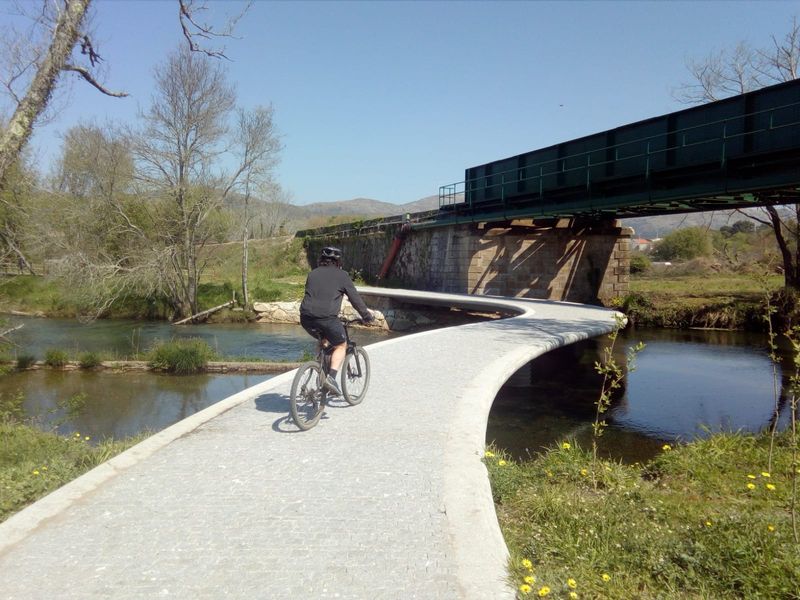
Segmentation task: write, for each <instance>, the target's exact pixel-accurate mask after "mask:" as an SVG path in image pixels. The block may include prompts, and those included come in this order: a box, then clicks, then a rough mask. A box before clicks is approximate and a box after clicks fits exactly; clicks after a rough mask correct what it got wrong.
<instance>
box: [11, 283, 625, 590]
mask: <svg viewBox="0 0 800 600" xmlns="http://www.w3.org/2000/svg"><path fill="white" fill-rule="evenodd" d="M360 289H361V290H362V292H363V293H364V294H365V296H369V295H373V294H374V295H382V296H387V295H388V296H396V297H398V298H402V299H404V300H409V301H415V302H419V303H424V304H450V305H453V306H462V307H472V308H475V309H490V310H498V307H501V308H502V309H503V310H506V311H508V312H511V313H517V314H518V316H516V317H513V318H509V319H502V320H498V321H490V322H483V323H473V324H469V325H462V326H458V327H450V328H446V329H439V330H435V331H427V332H424V333H419V334H415V335H409V336H405V337H402V338H396V339H392V340H387V341H385V342H380V343H377V344H373V345H371V346H369V353H370V358H371V360H372V367H373V380H372V383H371V385H370V390H369V395H368V397H367V399H366V401H365V402H364V403H363V404H361V405H359V406H357V407H346V406H343V405H338V406H333V407H330V408H329V409H328V411H327V418H323V420H322V421H321V422H320V423H319V425H318V426H317V427H316V428H315V429H313V430H311V431H308V432H298V431H297V430H296V428H295V426H294V424H293V423H292V422H291V420H290V419H288V418H287V416H286V415H287V412H288V398H287V397H288V392H289V386H290V384H291V380H292V377H293V375H294V372H293V371H292V372H289V373H285V374H283V375H279V376H277V377H275V378H273V379H270V380H268V381H266V382H264V383H262V384H259V385H257V386H254V387H252V388H249V389H247V390H245V391H243V392H241V393H239V394H237V395H235V396H232V397H230V398H227V399H225V400H223V401H222V402H219V403H218V404H215V405H214V406H211V407H209V408H208V409H206V410H204V411H202V412H200V413H197V414H196V415H193V416H192V417H189V418H188V419H185V420H183V421H181V422H180V423H177V424H175V425H174V426H172V427H170V428H168V429H165V430H164V431H162V432H160V433H158V434H156V435H154V436H153V437H151V438H149V439H147V440H145V441H144V442H142V443H141V444H138V445H137V446H135V447H133V448H131V449H130V450H128V451H127V452H125V453H123V454H121V455H119V456H118V457H116V458H114V459H112V460H111V461H109V462H107V463H105V464H103V465H101V466H100V467H98V468H96V469H94V470H93V471H91V472H89V473H87V474H86V475H84V476H83V477H81V478H79V479H77V480H75V481H74V482H72V483H70V484H68V485H66V486H64V487H63V488H61V489H60V490H58V491H56V492H54V493H53V494H51V495H50V496H48V497H46V498H44V499H42V500H40V501H39V502H37V503H35V504H34V505H32V506H30V507H28V508H26V509H25V510H23V511H21V512H20V513H18V514H17V515H14V516H13V517H11V518H10V519H9V520H8V521H6V522H5V523H3V524H2V525H0V574H2V577H0V580H1V581H2V584H0V597H2V598H9V599H11V598H15V599H16V598H19V599H25V600H28V599H31V598H62V599H66V598H70V599H72V598H74V599H78V598H80V599H89V598H98V599H99V598H115V599H118V598H136V599H140V598H155V597H164V598H169V597H172V598H186V599H192V600H194V599H200V598H203V599H205V598H207V599H214V600H216V599H218V598H223V597H228V598H247V599H255V598H269V599H277V598H287V599H293V598H303V599H305V598H353V599H369V600H372V599H377V598H386V599H396V598H404V599H406V598H420V599H426V600H427V599H432V600H433V599H438V598H465V599H470V600H472V599H483V598H486V599H491V600H495V599H499V598H512V597H513V595H514V592H513V590H512V589H510V588H508V587H507V585H506V583H505V580H504V578H505V563H506V557H507V550H506V547H505V544H504V542H503V539H502V537H501V534H500V531H499V528H498V525H497V519H496V516H495V512H494V507H493V504H492V497H491V490H490V487H489V482H488V479H487V477H486V470H485V468H484V466H483V463H482V462H481V458H482V454H483V445H484V436H485V430H486V420H487V417H488V413H489V409H490V407H491V404H492V401H493V399H494V396H495V394H496V392H497V390H498V389H499V388H500V386H501V385H502V384H503V383H504V382H505V381H506V379H507V378H508V377H510V376H511V375H512V374H513V373H514V372H515V371H516V370H517V369H518V368H519V367H521V366H522V365H524V364H525V363H526V362H528V361H529V360H530V359H532V358H534V357H536V356H538V355H540V354H542V353H544V352H546V351H548V350H550V349H552V348H555V347H557V346H562V345H565V344H568V343H571V342H574V341H577V340H579V339H583V338H587V337H592V336H596V335H600V334H602V333H605V332H608V331H610V330H611V329H612V328H613V326H614V317H613V315H614V313H613V312H612V311H609V310H605V309H601V308H594V307H588V306H582V305H574V304H566V303H555V302H545V301H533V300H520V299H508V298H489V297H485V296H482V297H474V296H462V295H445V294H433V293H428V292H409V291H404V290H384V289H380V290H378V289H374V288H360ZM366 300H367V304H369V303H370V302H369V298H368V297H367V298H366Z"/></svg>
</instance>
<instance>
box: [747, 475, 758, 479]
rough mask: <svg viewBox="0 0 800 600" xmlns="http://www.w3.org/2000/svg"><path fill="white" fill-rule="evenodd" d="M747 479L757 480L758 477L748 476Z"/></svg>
mask: <svg viewBox="0 0 800 600" xmlns="http://www.w3.org/2000/svg"><path fill="white" fill-rule="evenodd" d="M747 478H748V479H755V478H756V476H755V475H748V476H747Z"/></svg>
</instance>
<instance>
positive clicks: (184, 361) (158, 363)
mask: <svg viewBox="0 0 800 600" xmlns="http://www.w3.org/2000/svg"><path fill="white" fill-rule="evenodd" d="M214 356H215V355H214V351H213V350H212V349H211V347H210V346H209V345H208V344H207V343H206V342H205V341H203V340H201V339H197V338H189V339H183V340H172V341H170V342H158V343H157V344H156V345H155V346H154V347H153V349H152V350H150V352H149V353H148V363H149V364H150V366H151V367H153V368H154V369H161V370H162V371H168V372H170V373H179V374H187V373H197V372H199V371H202V370H203V369H205V367H206V365H207V364H208V361H209V360H211V359H212V358H214Z"/></svg>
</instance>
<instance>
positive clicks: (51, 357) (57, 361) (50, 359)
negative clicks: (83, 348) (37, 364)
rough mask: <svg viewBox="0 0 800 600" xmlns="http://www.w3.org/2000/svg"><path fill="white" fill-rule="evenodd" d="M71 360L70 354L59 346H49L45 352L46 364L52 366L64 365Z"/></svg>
mask: <svg viewBox="0 0 800 600" xmlns="http://www.w3.org/2000/svg"><path fill="white" fill-rule="evenodd" d="M68 362H69V354H68V353H67V351H66V350H60V349H59V348H48V349H47V350H46V351H45V353H44V364H46V365H48V366H50V367H63V366H64V365H66V364H67V363H68Z"/></svg>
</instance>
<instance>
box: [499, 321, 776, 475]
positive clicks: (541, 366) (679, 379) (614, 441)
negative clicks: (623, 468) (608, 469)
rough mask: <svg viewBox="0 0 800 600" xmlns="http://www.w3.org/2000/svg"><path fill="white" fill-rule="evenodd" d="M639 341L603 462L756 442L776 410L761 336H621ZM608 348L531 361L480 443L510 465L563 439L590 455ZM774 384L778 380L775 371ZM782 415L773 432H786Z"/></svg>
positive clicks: (587, 347) (586, 347)
mask: <svg viewBox="0 0 800 600" xmlns="http://www.w3.org/2000/svg"><path fill="white" fill-rule="evenodd" d="M638 341H643V342H645V343H646V344H647V347H646V348H645V349H644V351H643V352H642V353H640V354H639V357H638V360H637V368H636V370H635V371H634V372H633V373H630V374H629V376H628V378H627V381H626V384H625V388H624V390H622V393H621V394H619V395H618V397H617V398H615V401H614V403H613V405H612V408H611V410H610V411H609V412H608V413H607V414H608V418H607V419H606V420H607V422H608V424H609V427H608V429H607V430H606V432H605V433H604V435H603V437H602V438H601V449H602V451H603V452H604V454H606V455H607V456H612V457H614V458H617V459H621V460H625V461H630V462H633V461H643V460H646V459H648V458H650V457H652V456H653V455H655V453H657V452H658V450H659V449H660V448H661V446H662V445H663V444H664V443H665V442H676V441H681V440H691V439H693V438H696V437H698V436H707V435H709V433H710V432H717V431H738V430H741V431H747V432H756V431H760V430H762V429H764V428H767V427H769V425H770V420H771V418H772V416H773V414H774V410H775V398H774V395H773V375H772V363H771V362H770V360H769V357H768V356H767V349H766V340H765V338H764V337H763V336H759V335H752V334H744V333H740V332H721V331H673V330H641V329H640V330H629V331H626V332H624V333H623V334H621V335H620V338H619V340H618V341H617V344H618V351H617V352H615V357H616V360H617V362H619V363H621V364H622V363H624V360H625V352H624V348H626V347H629V346H631V345H633V344H635V343H636V342H638ZM605 344H606V338H600V339H599V340H588V341H586V342H581V343H579V344H574V345H573V346H570V347H567V348H562V349H560V350H557V351H554V352H550V353H548V354H546V355H544V356H542V357H540V358H539V359H537V360H535V361H533V363H531V364H530V365H529V367H528V368H526V369H523V370H522V371H520V372H519V373H517V374H516V375H515V376H514V377H513V378H512V380H511V381H509V383H508V384H507V385H506V386H504V387H503V389H502V390H501V392H500V394H499V395H498V397H497V399H496V401H495V405H494V407H493V409H492V412H491V414H490V417H489V425H488V429H487V441H495V443H496V444H497V445H499V446H501V447H504V448H505V449H507V450H508V451H509V452H511V453H512V454H513V455H515V456H516V457H518V458H522V457H527V456H529V455H530V454H533V453H535V452H537V451H539V450H540V449H541V448H542V447H545V446H548V445H552V444H554V443H556V442H558V441H560V440H563V439H565V438H575V439H577V440H578V442H579V443H580V444H581V445H582V446H584V447H590V445H591V439H592V427H591V425H592V422H593V421H594V415H595V406H594V402H595V401H596V400H597V398H598V395H599V390H600V385H601V382H600V378H599V376H598V375H597V373H596V372H595V370H594V363H595V361H597V360H599V359H600V357H601V349H602V346H603V345H605ZM778 378H779V383H780V379H781V372H780V371H778ZM788 419H789V415H788V406H785V407H783V410H782V413H781V419H780V421H779V423H780V424H781V425H782V426H784V427H785V426H786V424H787V423H788Z"/></svg>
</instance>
